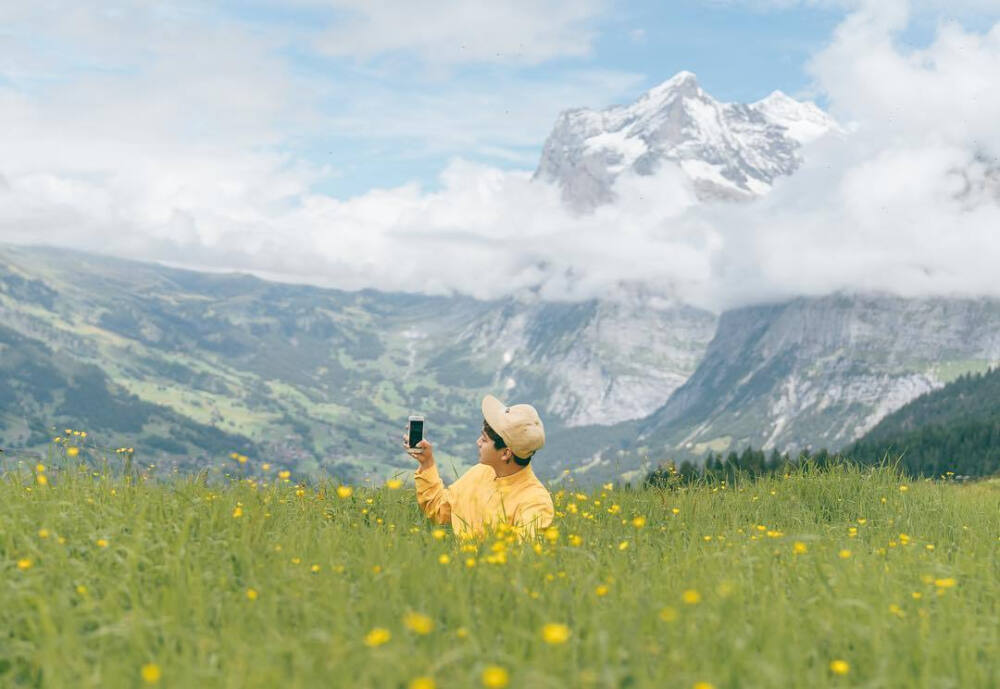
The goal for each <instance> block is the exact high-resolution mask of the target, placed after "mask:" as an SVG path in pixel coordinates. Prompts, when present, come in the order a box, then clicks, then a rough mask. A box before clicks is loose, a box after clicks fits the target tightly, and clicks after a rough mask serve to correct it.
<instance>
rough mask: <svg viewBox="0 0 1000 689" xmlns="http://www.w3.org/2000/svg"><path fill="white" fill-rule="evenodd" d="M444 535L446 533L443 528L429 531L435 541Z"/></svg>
mask: <svg viewBox="0 0 1000 689" xmlns="http://www.w3.org/2000/svg"><path fill="white" fill-rule="evenodd" d="M446 535H447V534H446V533H445V532H444V529H434V530H433V531H431V536H433V537H434V540H435V541H440V540H442V539H444V537H445V536H446Z"/></svg>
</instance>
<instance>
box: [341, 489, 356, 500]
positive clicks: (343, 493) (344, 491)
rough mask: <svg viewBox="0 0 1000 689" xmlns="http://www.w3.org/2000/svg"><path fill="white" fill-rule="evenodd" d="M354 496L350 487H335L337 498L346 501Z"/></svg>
mask: <svg viewBox="0 0 1000 689" xmlns="http://www.w3.org/2000/svg"><path fill="white" fill-rule="evenodd" d="M352 495H354V489H353V488H351V487H350V486H337V497H340V498H343V499H347V498H349V497H351V496H352Z"/></svg>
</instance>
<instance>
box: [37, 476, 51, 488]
mask: <svg viewBox="0 0 1000 689" xmlns="http://www.w3.org/2000/svg"><path fill="white" fill-rule="evenodd" d="M35 480H36V481H38V485H40V486H47V485H49V477H48V476H46V475H45V474H39V475H38V476H36V477H35Z"/></svg>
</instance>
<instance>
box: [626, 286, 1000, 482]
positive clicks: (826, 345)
mask: <svg viewBox="0 0 1000 689" xmlns="http://www.w3.org/2000/svg"><path fill="white" fill-rule="evenodd" d="M998 362H1000V300H996V299H985V298H983V299H940V298H934V299H904V298H901V297H892V296H882V295H844V294H836V295H830V296H825V297H817V298H799V299H794V300H791V301H789V302H786V303H781V304H771V305H760V306H748V307H745V308H740V309H735V310H732V311H728V312H726V313H723V314H722V316H721V317H720V319H719V327H718V330H717V332H716V334H715V337H714V338H713V339H712V342H711V343H710V344H709V347H708V350H707V351H706V353H705V357H704V358H703V359H702V361H701V363H700V364H699V366H698V369H697V370H696V371H695V373H694V374H693V375H692V376H691V377H690V378H689V379H688V380H687V382H686V383H684V385H682V386H681V387H680V388H678V390H677V391H676V392H675V393H674V394H673V395H672V396H671V398H670V399H669V400H668V401H667V403H666V404H665V405H664V406H663V407H661V408H660V409H658V410H657V411H656V412H655V413H653V414H652V415H650V416H649V417H648V418H647V419H644V420H643V421H641V422H639V423H638V424H637V430H638V433H639V438H638V440H637V441H636V442H634V443H633V444H632V445H631V446H630V447H628V448H625V449H626V450H627V453H628V454H629V458H628V459H626V460H624V461H625V463H626V464H628V465H630V466H636V465H640V464H641V463H642V461H643V460H645V459H649V460H654V461H655V460H661V459H666V458H668V457H676V458H697V457H700V456H703V455H704V454H705V453H706V452H707V451H708V450H715V451H716V452H721V451H727V450H730V449H738V448H741V447H745V446H747V445H750V446H753V447H755V448H763V449H765V450H767V449H771V448H777V449H779V450H781V451H791V452H795V451H797V450H798V449H802V448H813V449H818V448H821V447H826V448H829V449H839V448H841V447H843V446H845V445H847V444H848V443H851V442H853V441H854V440H857V439H858V438H860V437H861V436H862V435H863V434H864V433H866V432H867V431H869V430H870V429H872V428H873V427H874V426H875V425H876V424H877V423H878V422H879V421H880V420H882V419H883V418H884V417H885V416H886V415H887V414H889V413H890V412H892V411H895V410H896V409H898V408H899V407H901V406H903V405H904V404H906V403H907V402H909V401H911V400H913V399H914V398H916V397H918V396H919V395H921V394H923V393H926V392H929V391H931V390H933V389H935V388H938V387H941V386H942V385H944V384H945V383H946V382H948V381H950V380H953V379H954V378H956V377H957V376H958V375H960V374H962V373H967V372H972V371H983V370H986V369H987V368H989V367H990V366H994V365H996V364H997V363H998ZM608 456H614V455H613V454H612V455H608Z"/></svg>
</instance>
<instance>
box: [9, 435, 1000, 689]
mask: <svg viewBox="0 0 1000 689" xmlns="http://www.w3.org/2000/svg"><path fill="white" fill-rule="evenodd" d="M122 456H123V455H122ZM82 459H83V456H82V455H80V456H77V457H70V456H67V454H66V453H65V450H61V451H60V452H59V453H54V454H53V456H52V457H50V458H49V459H48V460H47V463H46V461H44V460H43V462H42V465H41V466H39V465H38V461H37V460H36V459H30V460H28V459H21V461H17V459H16V458H7V459H6V460H5V461H6V467H7V471H6V473H5V474H4V475H3V477H2V478H0V577H2V579H0V687H147V686H159V687H185V688H186V687H233V688H236V687H282V688H291V687H392V688H397V687H398V688H406V689H431V688H433V687H437V688H440V689H444V688H451V687H454V688H461V689H466V688H470V687H473V688H474V687H512V688H516V687H529V688H544V687H553V688H556V687H657V688H671V687H677V688H678V689H695V688H697V689H709V688H710V687H711V688H715V689H735V688H737V687H792V686H808V687H811V688H816V689H818V688H821V687H879V688H886V687H900V688H904V687H905V688H907V689H911V688H914V687H927V688H928V689H930V688H932V687H933V688H943V687H961V688H963V689H964V688H970V687H984V688H986V687H997V686H1000V661H998V658H1000V484H998V483H997V482H996V481H993V482H990V481H984V482H978V483H972V484H957V483H954V482H949V481H940V482H928V481H921V482H911V481H908V480H907V479H905V478H903V477H902V476H900V475H899V474H898V473H897V472H896V471H895V470H894V469H893V468H891V467H879V468H860V467H855V466H851V465H844V466H837V467H833V468H827V469H823V470H815V469H811V468H809V467H805V468H802V469H799V470H797V471H795V472H794V473H792V474H789V475H786V476H781V475H779V476H776V477H773V478H764V479H758V480H756V481H753V482H749V481H748V482H736V483H735V484H728V485H727V484H722V483H714V484H712V483H703V484H698V485H692V486H686V487H680V486H677V487H674V488H664V489H626V488H625V487H622V486H611V485H606V486H603V487H599V488H598V489H596V490H595V489H583V488H577V487H576V486H575V485H574V484H573V483H572V482H566V483H560V485H558V486H553V487H552V490H553V494H554V497H555V500H556V509H557V518H556V522H555V524H554V527H553V528H551V529H550V530H548V531H546V532H545V533H544V534H541V535H540V537H539V538H538V539H537V540H534V541H524V542H522V541H520V540H518V538H517V537H516V536H515V535H514V534H510V533H506V532H499V533H494V534H491V535H489V536H488V537H484V538H481V539H474V540H463V539H459V538H456V537H455V536H453V535H452V533H451V531H450V529H449V528H440V527H436V526H434V525H433V524H430V523H428V522H427V521H426V520H425V519H424V518H423V517H422V515H421V514H420V513H419V511H418V509H417V507H416V503H415V499H414V494H413V488H412V485H411V484H410V483H409V481H408V480H407V482H405V483H403V482H402V481H400V480H392V481H390V482H388V483H387V484H385V485H381V486H340V485H338V484H335V483H320V484H311V485H300V484H296V483H295V477H294V476H293V477H290V478H281V477H279V476H278V475H277V474H276V472H275V471H274V470H273V469H270V468H268V467H266V466H265V465H263V464H260V463H257V462H255V461H254V459H253V458H250V459H249V460H247V461H246V462H243V463H240V462H239V461H238V459H239V458H237V461H232V465H233V472H232V476H231V477H229V478H228V479H226V478H223V479H221V480H218V479H208V478H207V477H206V476H205V475H202V476H192V477H181V476H177V477H172V478H149V477H146V476H144V475H143V474H142V473H139V472H135V471H132V472H130V473H125V472H123V471H122V470H121V466H120V462H121V456H119V455H113V456H112V458H111V459H110V460H109V464H106V465H105V466H103V467H95V466H94V465H93V464H92V463H88V464H83V463H80V461H79V460H82ZM408 477H409V475H408V474H407V475H406V476H404V477H401V478H407V479H408ZM401 483H402V485H400V484H401Z"/></svg>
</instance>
